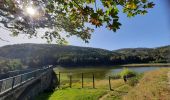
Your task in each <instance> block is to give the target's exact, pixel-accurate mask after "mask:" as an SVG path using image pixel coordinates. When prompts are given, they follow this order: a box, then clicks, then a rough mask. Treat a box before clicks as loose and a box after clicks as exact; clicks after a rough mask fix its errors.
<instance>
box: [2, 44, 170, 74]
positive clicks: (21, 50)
mask: <svg viewBox="0 0 170 100" xmlns="http://www.w3.org/2000/svg"><path fill="white" fill-rule="evenodd" d="M169 59H170V46H164V47H158V48H129V49H119V50H113V51H109V50H104V49H98V48H90V47H78V46H61V45H56V44H16V45H8V46H3V47H1V48H0V65H1V66H0V69H1V72H2V71H4V70H5V71H8V70H15V69H22V68H27V67H28V66H29V68H37V67H42V66H45V65H62V66H66V67H69V66H89V65H118V64H129V63H167V62H169ZM13 65H15V66H13ZM21 66H23V67H21Z"/></svg>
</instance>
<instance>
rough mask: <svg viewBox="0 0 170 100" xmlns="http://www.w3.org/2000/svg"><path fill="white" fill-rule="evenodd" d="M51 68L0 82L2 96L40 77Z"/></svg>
mask: <svg viewBox="0 0 170 100" xmlns="http://www.w3.org/2000/svg"><path fill="white" fill-rule="evenodd" d="M49 68H51V67H45V68H42V69H36V70H34V71H31V72H27V73H24V74H20V75H17V76H13V77H9V78H5V79H2V80H0V95H2V94H4V93H6V92H8V91H10V90H12V89H13V88H16V87H17V86H20V85H21V84H24V83H26V82H28V81H30V80H32V79H34V78H36V77H38V76H40V75H41V74H42V73H44V72H45V71H47V69H49Z"/></svg>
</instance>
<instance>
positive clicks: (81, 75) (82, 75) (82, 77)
mask: <svg viewBox="0 0 170 100" xmlns="http://www.w3.org/2000/svg"><path fill="white" fill-rule="evenodd" d="M81 78H82V88H83V73H82V75H81Z"/></svg>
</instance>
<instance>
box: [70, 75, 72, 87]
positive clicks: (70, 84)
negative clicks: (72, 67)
mask: <svg viewBox="0 0 170 100" xmlns="http://www.w3.org/2000/svg"><path fill="white" fill-rule="evenodd" d="M71 85H72V75H70V88H71Z"/></svg>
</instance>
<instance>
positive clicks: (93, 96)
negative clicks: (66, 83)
mask: <svg viewBox="0 0 170 100" xmlns="http://www.w3.org/2000/svg"><path fill="white" fill-rule="evenodd" d="M105 93H106V91H105V90H102V89H76V88H71V89H70V88H67V89H60V90H56V91H55V92H54V93H52V94H50V93H44V94H41V95H39V96H38V97H37V98H36V100H98V99H99V98H100V96H102V95H104V94H105Z"/></svg>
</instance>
